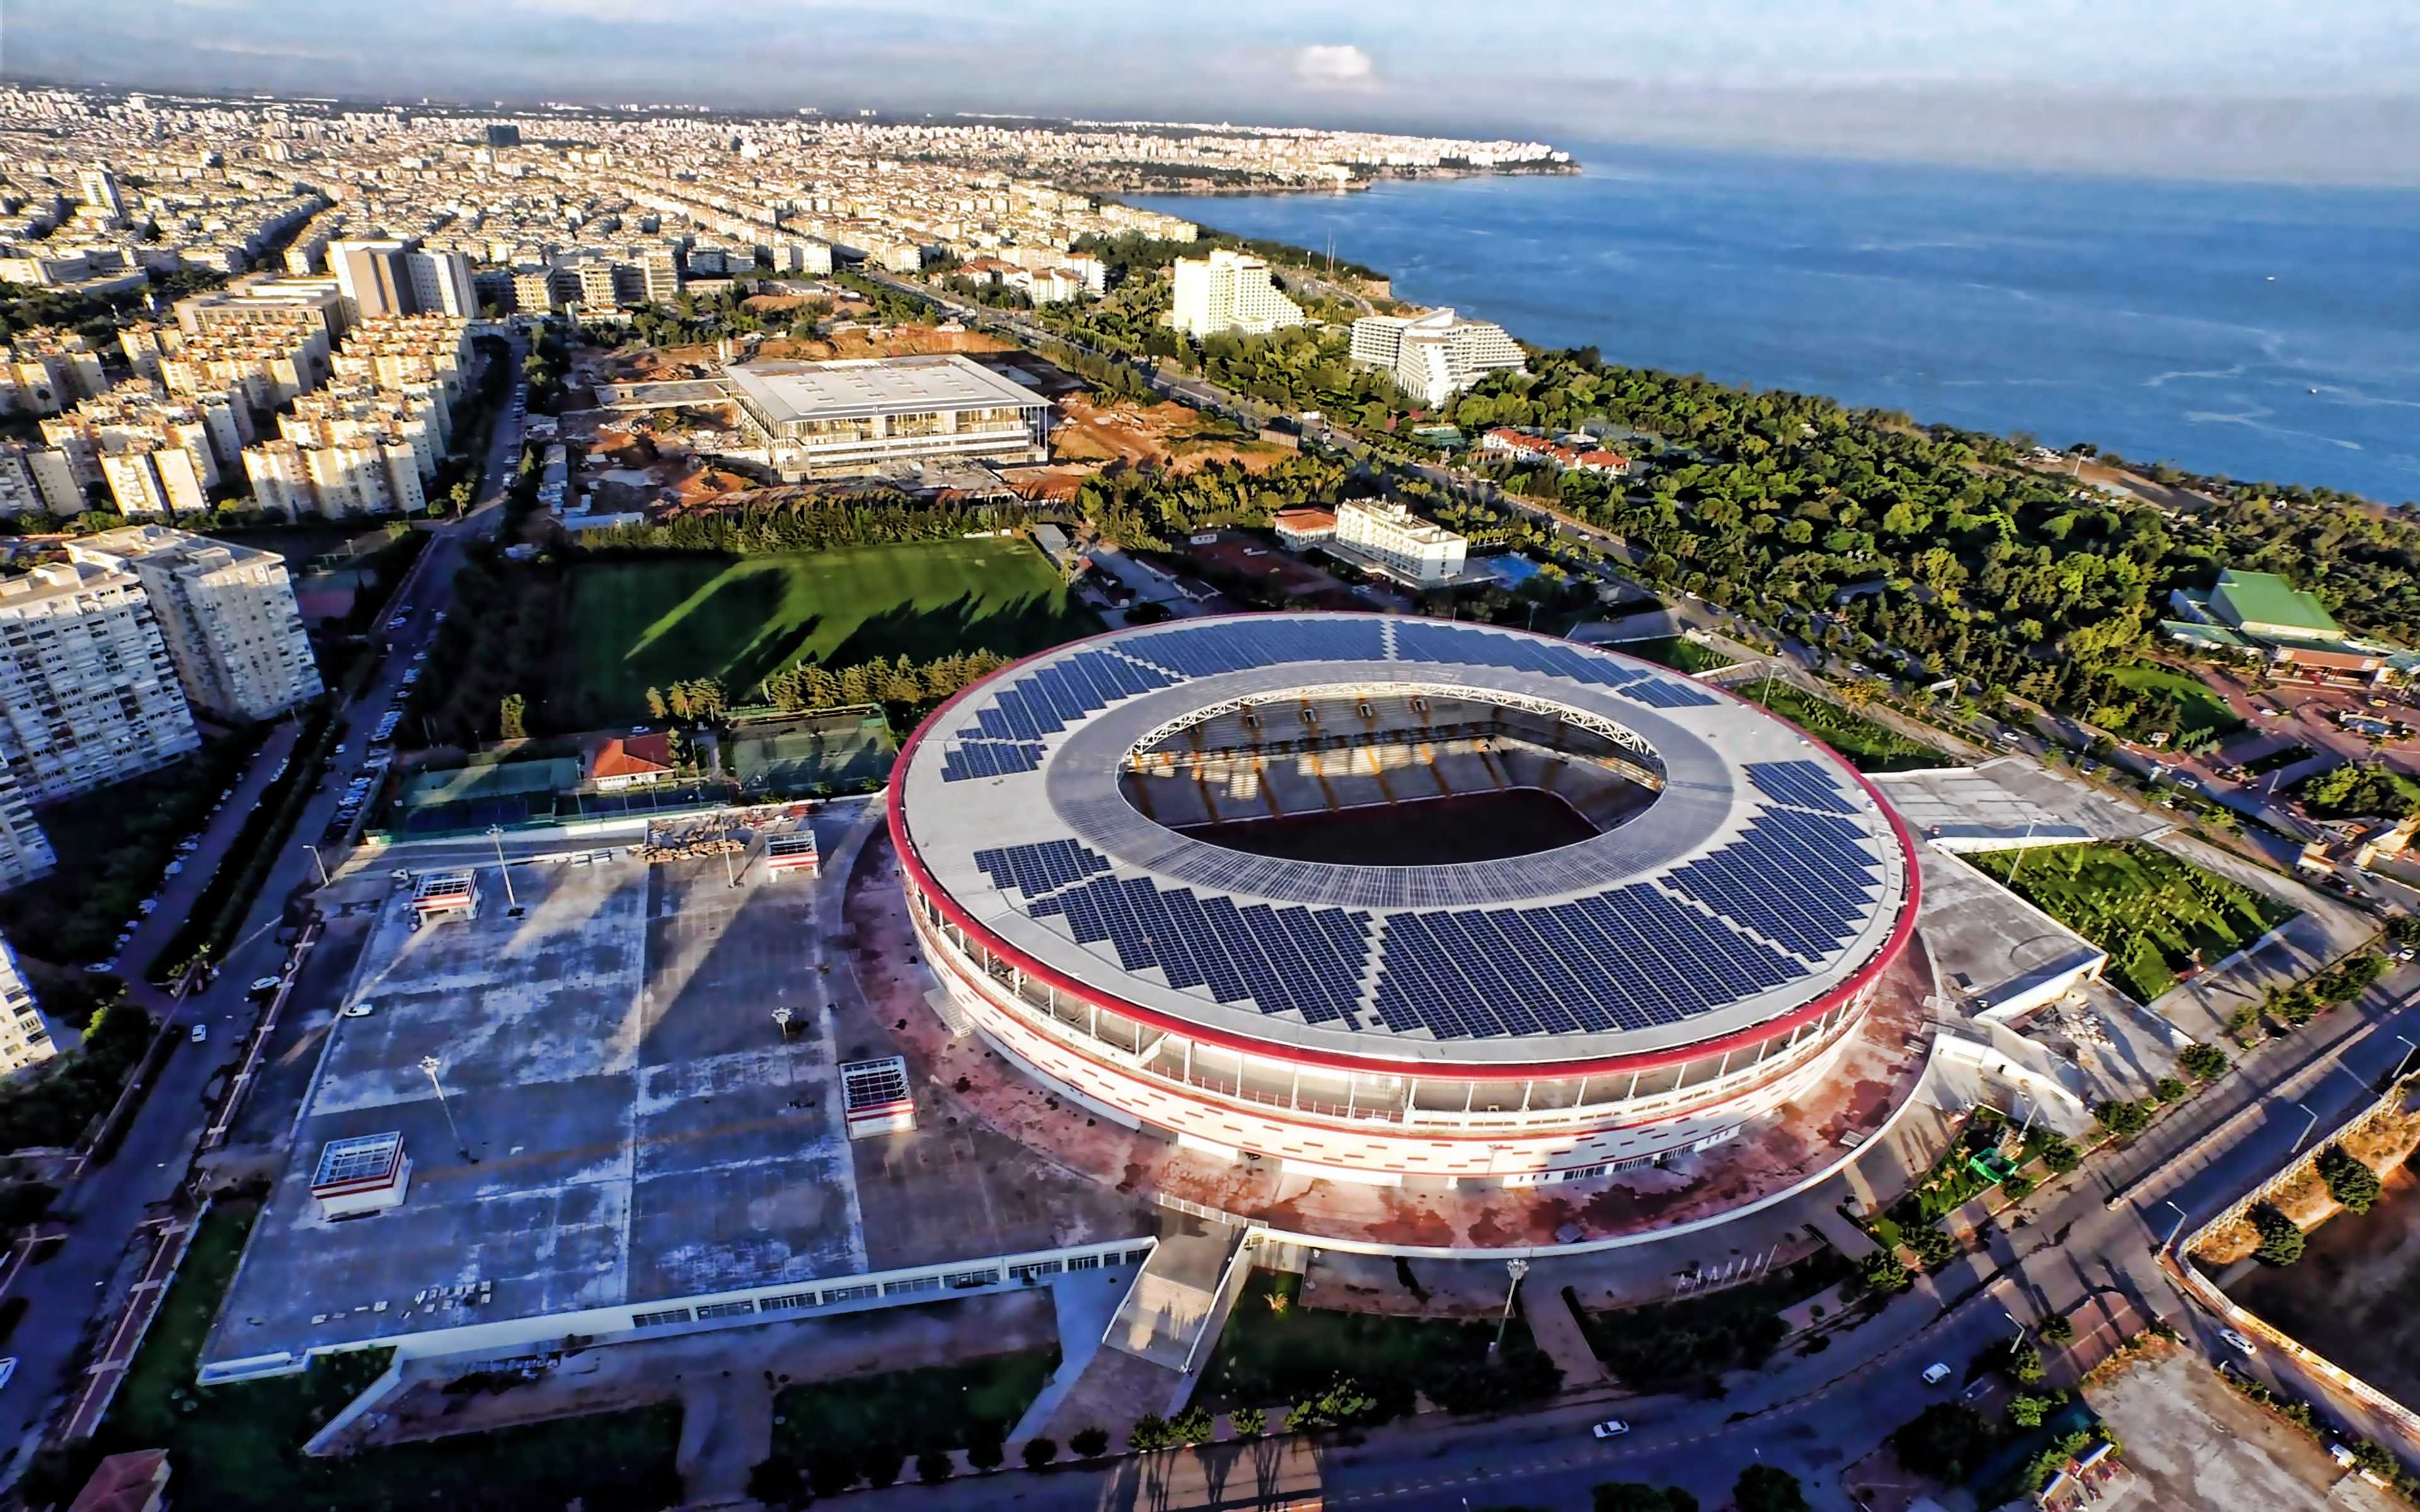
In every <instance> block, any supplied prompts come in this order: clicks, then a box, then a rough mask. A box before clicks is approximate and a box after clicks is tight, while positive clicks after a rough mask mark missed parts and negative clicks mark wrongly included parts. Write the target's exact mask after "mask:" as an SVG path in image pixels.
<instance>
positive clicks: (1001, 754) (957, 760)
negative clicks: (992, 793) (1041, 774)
mask: <svg viewBox="0 0 2420 1512" xmlns="http://www.w3.org/2000/svg"><path fill="white" fill-rule="evenodd" d="M1041 764H1042V748H1041V747H1040V746H1037V745H1034V744H1032V743H1031V742H1026V741H1004V740H970V741H967V742H966V743H965V744H964V745H960V746H953V747H951V748H949V749H948V750H945V751H943V752H942V753H941V780H942V781H944V782H964V781H966V780H967V779H970V778H977V777H1006V776H1008V775H1009V774H1010V773H1011V772H1031V771H1032V770H1033V769H1034V768H1035V767H1037V766H1039V765H1041Z"/></svg>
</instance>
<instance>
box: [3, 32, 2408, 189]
mask: <svg viewBox="0 0 2420 1512" xmlns="http://www.w3.org/2000/svg"><path fill="white" fill-rule="evenodd" d="M787 14H788V15H789V16H791V17H794V18H795V24H789V25H784V24H780V23H775V24H760V25H754V26H746V27H740V26H733V27H710V28H709V27H698V26H695V25H691V24H689V23H687V22H686V20H685V19H684V18H681V17H678V16H675V15H673V14H671V13H669V12H664V11H662V10H661V9H660V8H656V7H652V6H644V5H640V4H637V3H635V0H506V3H504V4H503V5H501V6H483V7H480V8H475V9H474V8H471V7H468V6H465V5H461V4H459V3H458V0H437V3H436V4H435V5H433V6H430V7H422V8H415V9H413V10H412V11H411V13H410V14H409V15H408V16H407V15H404V14H401V13H396V12H390V11H386V10H382V9H380V8H370V7H362V6H357V5H350V4H338V5H332V6H325V7H319V8H312V9H310V10H307V11H295V10H290V9H287V8H277V7H271V6H267V5H263V4H259V3H257V0H173V3H172V4H170V5H169V6H166V7H159V6H150V5H142V4H136V3H133V0H96V3H95V4H92V5H88V6H85V7H83V8H78V9H77V10H76V11H75V12H73V13H72V14H71V15H70V14H68V13H57V12H45V11H43V10H41V9H39V8H32V7H28V6H24V5H23V4H21V3H18V0H9V3H8V5H6V6H0V19H5V20H6V22H7V23H8V39H9V41H10V43H11V44H12V45H11V46H10V48H9V49H8V58H7V67H8V72H9V74H10V75H11V76H12V77H18V78H39V79H42V80H48V81H56V82H62V83H91V84H101V85H116V86H148V87H155V88H181V89H194V90H206V89H212V88H242V89H269V90H275V91H280V92H288V93H298V92H299V93H308V94H321V95H330V94H332V95H337V96H341V97H344V98H348V99H380V100H412V99H417V98H419V97H420V96H422V95H424V94H426V95H429V96H431V97H433V98H438V99H442V100H454V101H458V102H461V103H475V104H490V103H492V102H495V101H503V102H504V103H505V104H507V105H515V104H528V103H532V102H535V101H537V100H563V101H569V102H579V103H621V102H642V103H658V104H674V105H690V106H693V107H698V108H713V109H728V110H733V111H740V112H746V111H752V110H768V111H782V112H787V111H789V110H792V109H796V108H799V107H816V108H820V109H823V110H825V111H826V112H828V113H832V114H844V113H848V112H854V111H858V110H877V111H882V112H885V113H911V114H912V113H923V112H930V113H933V114H937V115H943V116H946V115H950V114H953V113H957V112H973V113H1003V114H1032V115H1043V116H1095V117H1104V116H1105V117H1118V118H1150V119H1169V118H1175V119H1192V120H1218V119H1233V120H1236V121H1238V122H1247V123H1252V124H1289V125H1294V124H1316V125H1325V126H1336V127H1346V128H1355V127H1369V128H1382V129H1394V130H1405V131H1457V132H1460V131H1477V132H1480V133H1481V134H1494V133H1497V132H1499V131H1500V132H1506V133H1518V134H1545V135H1551V136H1554V137H1555V138H1556V139H1557V140H1558V142H1559V143H1565V142H1568V143H1570V144H1576V145H1579V146H1583V147H1586V146H1589V145H1626V144H1633V143H1656V144H1667V145H1675V146H1697V147H1731V148H1746V149H1755V150H1782V151H1790V152H1797V153H1806V154H1813V155H1837V156H1854V157H1885V158H1923V159H1931V160H1937V161H1953V162H1978V163H1992V164H2000V165H2009V166H2023V167H2039V168H2055V169H2093V170H2101V171H2116V172H2127V173H2144V174H2154V175H2167V174H2172V175H2180V176H2189V177H2207V176H2216V177H2267V178H2281V179H2288V180H2312V181H2335V182H2364V181H2375V182H2381V183H2395V182H2409V181H2412V179H2413V177H2414V175H2415V172H2420V170H2415V169H2414V167H2413V166H2412V163H2413V162H2414V161H2415V156H2416V155H2415V154H2413V153H2412V147H2413V146H2414V145H2415V144H2420V101H2415V100H2414V99H2413V97H2412V90H2411V88H2410V86H2409V83H2408V81H2409V80H2410V79H2411V78H2412V77H2414V76H2420V40H2415V39H2414V38H2413V37H2412V35H2410V30H2411V29H2410V28H2409V27H2408V26H2405V25H2402V24H2400V23H2399V18H2398V17H2397V13H2396V11H2395V9H2394V8H2391V7H2389V6H2387V5H2384V4H2381V3H2376V0H2335V3H2332V4H2328V5H2323V6H2317V7H2311V8H2304V9H2302V10H2298V11H2294V12H2291V13H2285V12H2279V11H2277V10H2275V9H2273V8H2263V7H2257V6H2253V5H2250V4H2248V3H2243V0H2221V3H2220V4H2219V5H2218V6H2217V7H2215V8H2204V12H2203V15H2202V17H2201V19H2202V21H2203V23H2204V24H2202V25H2199V26H2196V27H2195V28H2194V29H2193V30H2191V31H2190V32H2187V33H2176V32H2174V31H2173V29H2172V27H2171V24H2170V23H2171V15H2170V13H2169V12H2168V11H2167V10H2166V8H2164V7H2161V6H2158V5H2156V4H2152V3H2150V0H2124V3H2120V4H2116V5H2111V6H2102V7H2097V8H2082V7H2077V6H2071V5H2068V4H2065V3H2063V0H2062V3H2057V4H2046V3H2042V0H1989V3H1986V4H1981V5H1975V6H1967V7H1962V8H1958V10H1957V11H1956V13H1955V14H1953V15H1947V16H1938V15H1929V14H1928V15H1916V14H1914V13H1913V8H1910V7H1907V6H1903V5H1896V6H1895V5H1875V4H1871V3H1858V0H1824V3H1823V4H1819V5H1814V6H1808V7H1800V8H1793V9H1792V11H1791V12H1790V13H1788V14H1787V15H1769V14H1765V13H1763V10H1762V8H1761V7H1759V6H1757V5H1756V4H1754V3H1752V0H1714V3H1712V4H1710V5H1706V6H1694V7H1690V8H1687V9H1686V10H1685V11H1683V9H1682V8H1679V7H1676V6H1673V5H1669V4H1667V3H1664V0H1656V3H1654V4H1651V5H1648V6H1645V7H1644V8H1634V9H1633V11H1632V12H1630V13H1628V14H1626V15H1625V16H1624V18H1623V22H1622V25H1621V28H1620V29H1619V30H1618V31H1613V32H1608V31H1606V29H1605V27H1604V25H1603V23H1602V21H1601V19H1600V18H1597V17H1595V16H1592V15H1590V14H1589V13H1587V12H1585V10H1584V9H1582V8H1575V7H1571V6H1565V5H1549V6H1546V7H1544V8H1538V9H1536V10H1534V11H1532V12H1531V13H1530V14H1529V15H1528V17H1527V18H1525V20H1524V22H1523V23H1522V24H1521V25H1520V26H1519V27H1517V28H1515V29H1512V30H1509V31H1499V32H1498V33H1497V35H1495V36H1492V37H1487V38H1481V39H1478V45H1476V46H1473V45H1470V44H1469V42H1468V41H1466V39H1463V38H1462V37H1461V35H1460V33H1459V32H1458V31H1456V30H1453V29H1451V28H1452V26H1453V25H1454V23H1453V21H1452V18H1450V17H1447V16H1445V15H1443V14H1431V13H1428V12H1419V11H1416V12H1415V13H1414V14H1413V15H1412V16H1411V17H1409V18H1407V19H1408V20H1409V21H1410V24H1407V25H1406V24H1389V25H1387V26H1383V27H1381V26H1373V24H1372V23H1370V22H1369V20H1368V19H1367V18H1366V17H1361V16H1357V15H1356V14H1355V13H1353V12H1351V11H1349V10H1347V9H1345V8H1342V7H1340V6H1335V5H1331V4H1316V5H1311V6H1307V7H1293V8H1284V9H1282V10H1281V9H1280V8H1275V7H1268V6H1254V7H1247V8H1242V9H1240V10H1229V11H1226V12H1222V15H1221V23H1220V24H1219V25H1218V27H1216V28H1212V27H1209V26H1207V25H1206V24H1203V23H1199V22H1197V21H1195V20H1194V19H1192V18H1187V17H1175V18H1171V17H1169V16H1166V15H1163V14H1150V15H1136V16H1124V17H1121V16H1116V15H1107V16H1091V15H1079V14H1078V13H1076V12H1074V11H1073V10H1072V8H1068V7H1066V6H1064V5H1063V3H1061V0H1035V3H1029V4H1024V5H1020V6H1017V7H1015V8H1010V9H1008V10H1006V11H998V10H995V11H986V12H985V13H983V14H980V15H973V16H966V15H957V14H954V13H953V11H952V8H949V7H945V6H941V5H937V4H931V3H925V0H919V3H916V4H911V5H907V6H905V7H896V8H882V9H879V10H876V9H875V8H869V7H865V6H862V5H858V4H854V3H845V0H844V3H822V0H808V3H804V4H801V5H799V6H798V7H797V8H795V9H794V10H793V11H791V12H788V13H787ZM472 29H475V34H476V35H477V36H478V37H480V38H481V39H483V40H484V41H485V42H486V44H487V45H485V46H483V47H480V48H477V49H472V50H465V49H463V48H461V47H459V46H458V45H455V43H454V41H453V39H455V38H456V37H458V36H460V35H468V34H470V31H471V30H472ZM1547 38H1552V39H1558V41H1559V43H1567V44H1570V45H1556V46H1553V47H1539V46H1536V45H1533V44H1534V43H1535V42H1536V41H1537V40H1538V39H1547ZM1592 38H1594V39H1600V40H1598V42H1597V43H1596V45H1593V46H1591V45H1587V44H1588V42H1589V39H1592Z"/></svg>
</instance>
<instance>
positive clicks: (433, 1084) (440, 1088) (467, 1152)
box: [420, 1056, 479, 1165]
mask: <svg viewBox="0 0 2420 1512" xmlns="http://www.w3.org/2000/svg"><path fill="white" fill-rule="evenodd" d="M420 1069H421V1070H422V1071H425V1072H427V1073H428V1085H429V1088H431V1089H432V1090H434V1091H435V1092H436V1093H437V1109H438V1111H439V1112H441V1113H442V1114H444V1115H445V1127H446V1128H448V1129H450V1130H452V1131H453V1132H454V1148H455V1149H458V1150H460V1151H461V1152H462V1159H463V1160H464V1162H466V1163H467V1164H469V1165H478V1164H479V1157H478V1156H476V1155H473V1154H472V1153H471V1145H470V1142H469V1141H468V1140H466V1139H464V1138H463V1137H462V1126H461V1125H460V1124H458V1123H456V1122H455V1121H454V1105H453V1104H452V1103H448V1102H446V1101H445V1084H444V1083H442V1082H441V1081H439V1080H438V1079H437V1057H435V1056H423V1057H420Z"/></svg>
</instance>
